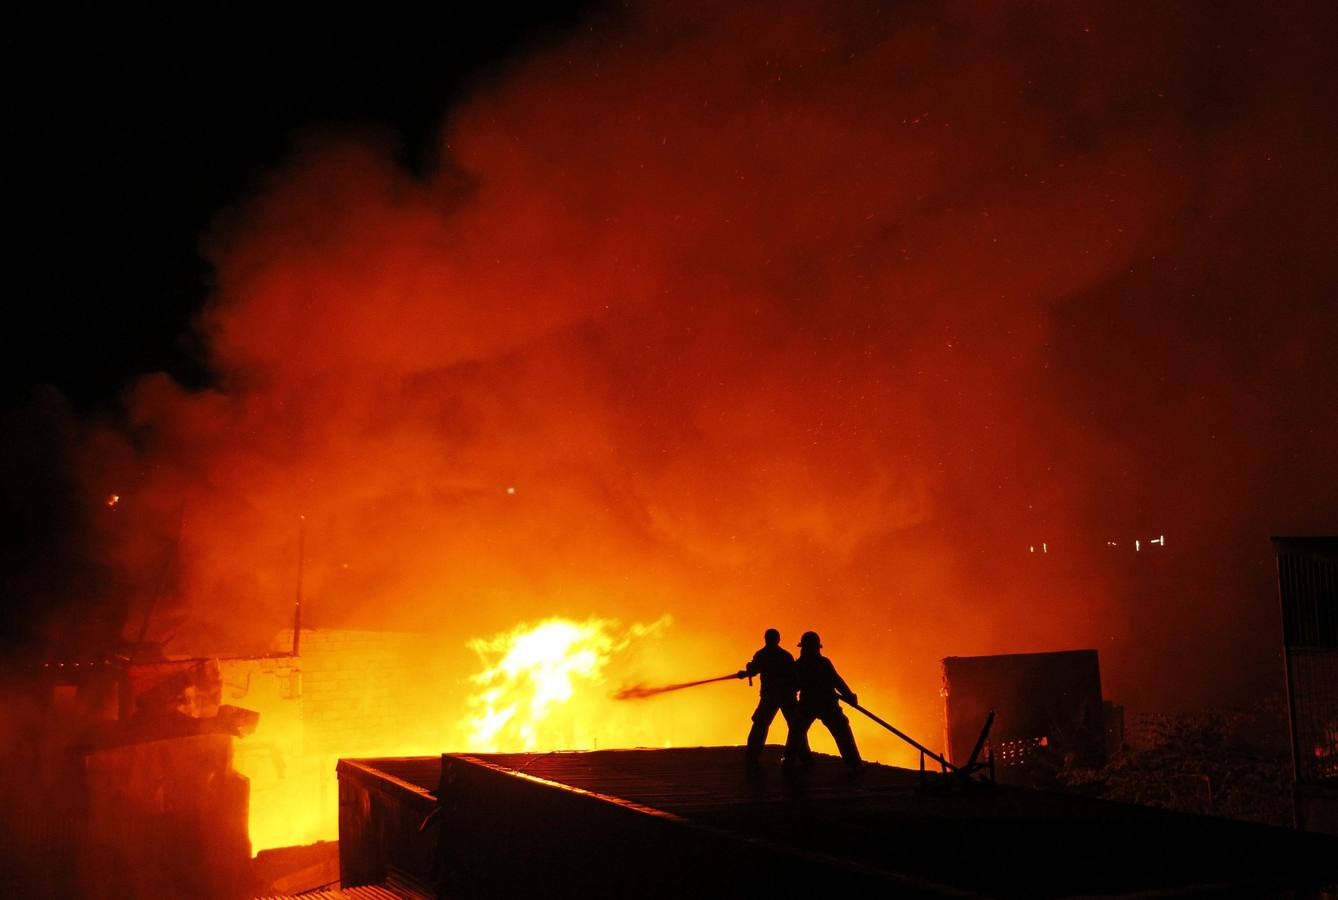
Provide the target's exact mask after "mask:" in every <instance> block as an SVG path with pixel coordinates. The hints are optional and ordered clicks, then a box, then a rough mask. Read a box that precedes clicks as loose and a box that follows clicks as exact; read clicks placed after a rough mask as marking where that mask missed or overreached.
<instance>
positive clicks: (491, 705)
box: [465, 616, 670, 751]
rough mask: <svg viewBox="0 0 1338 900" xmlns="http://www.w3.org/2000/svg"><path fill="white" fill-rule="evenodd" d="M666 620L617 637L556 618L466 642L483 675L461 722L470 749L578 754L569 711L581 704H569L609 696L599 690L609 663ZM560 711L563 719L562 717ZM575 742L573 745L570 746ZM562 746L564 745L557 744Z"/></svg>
mask: <svg viewBox="0 0 1338 900" xmlns="http://www.w3.org/2000/svg"><path fill="white" fill-rule="evenodd" d="M669 621H670V619H669V617H668V616H665V617H662V618H661V619H659V620H658V621H656V622H654V623H652V624H650V625H648V626H643V625H634V626H632V628H631V629H629V630H628V631H626V632H625V633H623V634H622V635H618V634H617V633H616V629H617V627H618V626H617V623H616V622H611V621H608V620H604V619H587V620H586V621H584V622H573V621H568V620H565V619H556V618H555V619H547V620H545V621H543V622H540V623H538V624H537V625H533V626H529V625H521V626H518V627H517V628H516V629H514V630H513V631H511V632H510V633H507V634H502V635H498V636H496V637H493V638H490V639H475V640H472V641H470V642H469V646H470V648H471V649H473V650H474V651H475V652H476V653H478V655H479V657H480V658H481V659H482V660H483V662H484V665H485V668H484V670H483V671H482V672H480V673H478V674H477V675H474V676H472V677H471V679H470V681H471V682H473V683H474V684H476V685H478V690H477V692H476V693H474V694H473V695H471V696H470V698H469V700H468V704H469V707H470V708H471V710H472V711H473V712H472V713H471V714H470V715H469V716H467V717H466V719H465V727H466V729H467V730H468V747H469V749H471V750H479V751H483V750H533V749H534V748H535V747H538V746H549V747H552V746H561V747H566V748H568V749H579V747H578V746H577V744H579V743H580V739H579V738H575V734H574V732H573V731H572V728H571V718H572V714H571V711H572V710H579V708H580V707H581V704H572V700H573V697H574V696H575V695H576V694H577V692H578V690H579V692H580V698H581V700H582V701H583V703H584V704H589V703H590V702H591V701H592V700H598V699H602V695H603V694H604V693H607V692H606V691H603V692H598V691H596V688H597V687H598V686H599V685H601V684H602V683H603V677H602V676H603V673H604V669H605V667H606V666H607V665H608V663H609V661H610V659H611V657H612V656H613V655H614V654H617V653H619V652H621V651H623V650H625V649H627V647H628V646H629V644H631V642H632V641H633V640H635V639H637V638H642V637H646V636H650V635H654V634H657V633H658V632H659V631H661V630H662V629H663V628H664V627H666V626H667V625H668V624H669ZM563 711H566V712H568V715H567V716H560V715H559V713H560V712H563ZM574 738H575V739H576V740H577V744H573V743H571V741H572V740H573V739H574ZM563 739H565V740H566V743H565V744H564V743H555V741H559V742H560V741H562V740H563Z"/></svg>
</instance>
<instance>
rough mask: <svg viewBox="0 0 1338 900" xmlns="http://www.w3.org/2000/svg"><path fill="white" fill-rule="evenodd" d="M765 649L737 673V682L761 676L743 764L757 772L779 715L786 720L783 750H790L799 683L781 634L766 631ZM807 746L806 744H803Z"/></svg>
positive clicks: (797, 710) (758, 652)
mask: <svg viewBox="0 0 1338 900" xmlns="http://www.w3.org/2000/svg"><path fill="white" fill-rule="evenodd" d="M762 640H763V641H764V646H763V647H762V649H761V650H758V651H757V652H756V653H754V654H753V658H752V659H751V660H749V661H748V665H747V666H745V667H744V668H742V669H740V670H739V673H738V677H739V678H749V677H752V676H754V675H758V676H761V679H762V687H761V689H760V691H759V693H758V701H757V709H756V710H754V711H753V727H752V728H751V729H749V731H748V750H747V753H746V757H745V759H746V762H747V764H748V766H749V768H756V767H757V766H758V765H760V763H761V760H762V747H763V745H765V744H766V742H767V731H768V730H770V728H771V723H772V721H773V720H774V719H775V718H776V713H777V712H779V713H780V714H781V715H783V716H784V717H785V724H786V725H787V726H789V730H790V736H789V737H787V739H786V746H787V747H789V746H790V741H791V738H792V737H793V735H794V726H795V721H796V717H797V715H798V712H799V704H798V702H797V701H796V700H795V691H796V690H798V687H799V685H798V682H797V681H796V680H795V669H794V666H795V663H794V657H793V656H791V655H790V651H788V650H786V649H785V648H783V647H781V645H780V632H779V631H777V630H776V629H774V628H768V629H767V630H766V632H765V633H764V634H763V635H762ZM804 743H805V746H807V741H805V742H804Z"/></svg>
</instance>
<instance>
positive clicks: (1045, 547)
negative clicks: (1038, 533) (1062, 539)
mask: <svg viewBox="0 0 1338 900" xmlns="http://www.w3.org/2000/svg"><path fill="white" fill-rule="evenodd" d="M1041 552H1042V553H1049V552H1050V545H1049V544H1047V543H1045V542H1044V541H1042V542H1041Z"/></svg>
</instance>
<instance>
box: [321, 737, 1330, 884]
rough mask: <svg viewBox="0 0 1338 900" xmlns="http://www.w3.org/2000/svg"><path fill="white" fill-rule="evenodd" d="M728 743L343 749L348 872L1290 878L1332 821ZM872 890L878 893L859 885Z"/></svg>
mask: <svg viewBox="0 0 1338 900" xmlns="http://www.w3.org/2000/svg"><path fill="white" fill-rule="evenodd" d="M778 752H779V750H778V748H774V747H769V748H767V751H766V758H765V762H766V768H765V774H764V775H763V776H762V777H760V778H749V777H748V776H747V775H746V774H745V772H744V771H743V768H742V766H741V765H740V750H739V748H737V747H704V748H695V749H681V750H608V751H593V752H570V753H546V754H474V755H464V754H447V755H444V756H442V757H440V758H437V757H411V758H395V759H362V760H342V761H340V763H339V807H340V823H339V832H340V834H339V838H340V840H339V853H340V869H341V880H342V882H343V884H344V885H345V887H346V888H347V887H348V886H351V885H370V884H384V883H386V879H387V878H391V879H404V878H409V879H417V880H419V881H420V882H422V883H426V884H431V885H434V886H436V888H437V889H438V890H439V892H440V895H441V896H443V897H484V896H487V897H534V896H545V897H578V896H579V897H585V898H590V897H632V896H637V897H684V896H725V895H727V894H730V895H732V894H734V893H735V892H738V896H765V895H767V894H771V895H773V896H787V897H788V896H798V895H800V894H802V893H807V892H810V891H812V892H814V894H815V895H816V896H840V894H839V893H838V892H841V891H855V890H859V891H869V892H871V893H868V894H861V895H860V896H884V897H887V896H896V897H963V896H1018V897H1020V896H1027V897H1043V896H1070V895H1075V894H1080V895H1091V894H1100V895H1120V894H1134V893H1146V892H1157V895H1158V896H1176V895H1181V894H1183V895H1186V896H1188V895H1191V894H1192V895H1194V896H1215V895H1232V896H1239V895H1240V894H1241V893H1242V891H1243V892H1245V893H1247V894H1249V895H1261V894H1262V895H1266V896H1295V894H1293V893H1292V891H1294V890H1298V889H1299V890H1305V889H1312V888H1315V887H1317V886H1323V885H1334V884H1338V839H1335V838H1333V837H1328V836H1323V835H1315V834H1300V833H1296V832H1292V831H1287V830H1284V829H1279V828H1269V827H1267V826H1261V825H1251V824H1246V823H1241V822H1234V821H1229V820H1225V819H1213V818H1207V817H1201V816H1189V815H1184V814H1178V813H1171V812H1166V811H1162V810H1156V809H1150V808H1145V807H1136V806H1128V805H1123V804H1116V803H1109V802H1104V801H1099V800H1091V799H1086V798H1082V797H1074V796H1068V795H1062V794H1054V793H1044V792H1041V791H1034V790H1029V789H1026V788H1019V787H1010V786H1003V785H1000V786H996V787H989V786H985V785H980V784H971V785H966V786H962V785H957V786H955V787H951V786H948V785H945V784H944V783H943V782H942V781H941V780H939V779H938V778H937V777H935V780H934V781H933V782H931V783H930V784H929V785H928V786H926V785H925V783H924V782H922V779H921V776H920V773H918V772H914V771H909V770H905V769H896V768H892V767H888V766H879V765H870V766H868V767H866V769H865V770H864V772H863V773H862V775H861V776H859V777H857V778H853V779H852V777H851V776H850V775H849V774H848V773H847V772H846V771H845V768H844V767H843V766H842V765H841V763H840V761H839V760H837V759H834V758H832V757H822V756H820V757H819V759H818V763H817V765H816V767H815V768H814V769H812V770H811V771H809V772H808V773H807V774H806V775H805V776H804V777H802V778H800V779H796V780H789V779H786V778H784V777H782V774H781V772H780V770H779V764H778V759H777V756H776V754H778ZM872 892H876V893H872Z"/></svg>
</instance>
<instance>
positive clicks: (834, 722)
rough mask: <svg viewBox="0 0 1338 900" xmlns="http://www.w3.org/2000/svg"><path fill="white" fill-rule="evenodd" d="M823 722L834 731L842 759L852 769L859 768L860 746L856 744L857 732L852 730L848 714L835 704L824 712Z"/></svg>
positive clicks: (829, 729) (833, 736)
mask: <svg viewBox="0 0 1338 900" xmlns="http://www.w3.org/2000/svg"><path fill="white" fill-rule="evenodd" d="M822 724H824V725H826V726H827V730H828V731H830V732H831V733H832V739H833V740H834V741H836V749H838V750H840V751H841V759H843V760H845V763H846V765H847V766H850V767H851V768H852V769H854V768H858V767H859V765H860V762H861V761H860V758H859V748H858V747H856V746H855V733H854V732H853V731H851V730H850V720H849V719H847V718H846V714H845V713H843V712H841V708H840V707H839V706H833V707H832V708H831V709H830V710H828V711H827V712H826V713H824V715H823V717H822Z"/></svg>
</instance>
